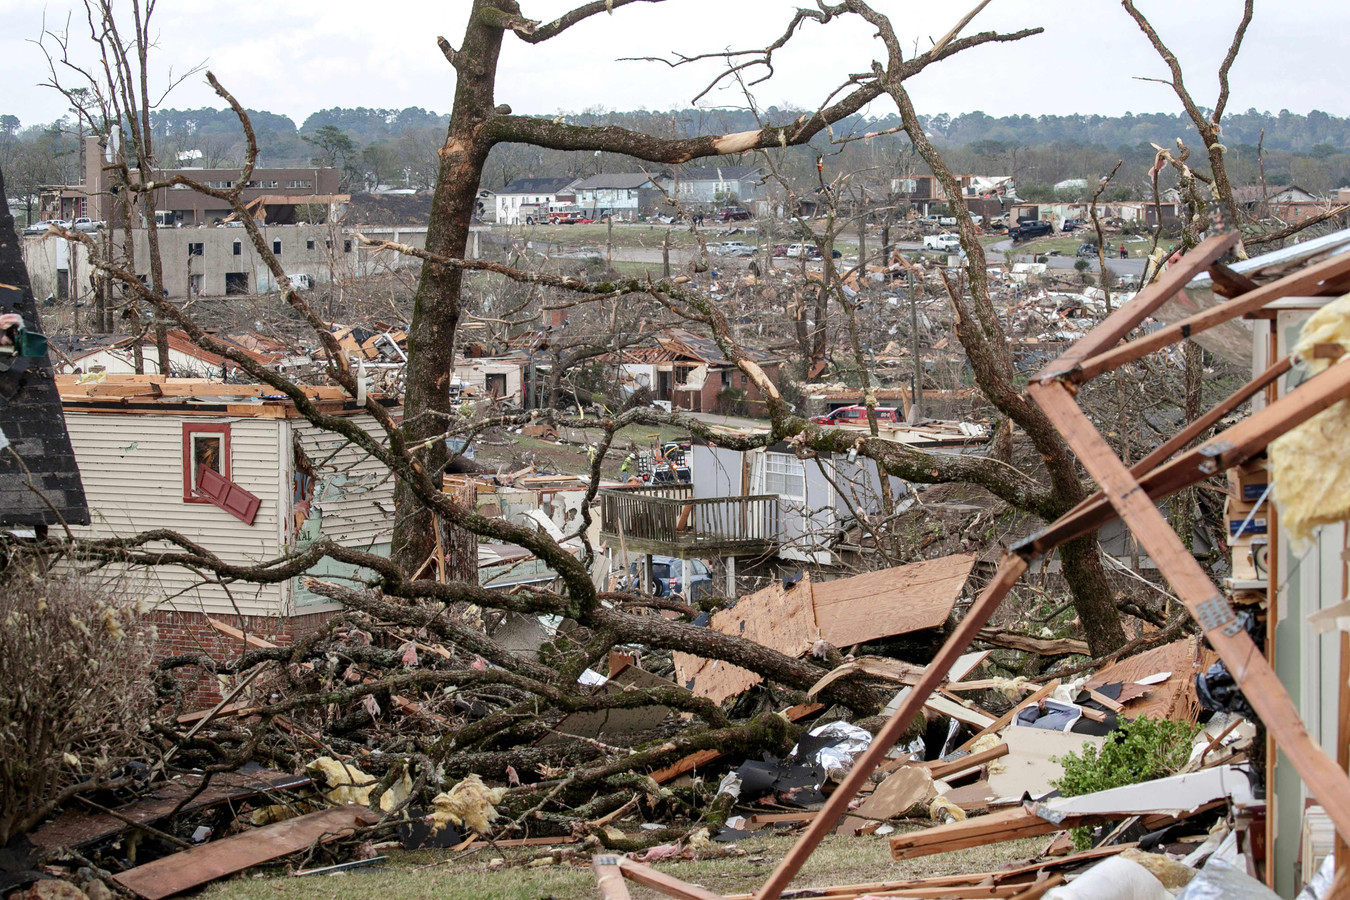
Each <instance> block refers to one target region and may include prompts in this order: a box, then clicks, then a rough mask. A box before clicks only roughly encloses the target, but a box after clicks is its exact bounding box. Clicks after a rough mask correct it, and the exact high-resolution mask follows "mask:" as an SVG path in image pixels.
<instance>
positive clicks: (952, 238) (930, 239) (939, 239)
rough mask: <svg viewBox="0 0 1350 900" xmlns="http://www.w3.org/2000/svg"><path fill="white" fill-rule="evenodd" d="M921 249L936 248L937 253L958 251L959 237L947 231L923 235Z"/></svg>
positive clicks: (959, 245) (959, 247) (959, 249)
mask: <svg viewBox="0 0 1350 900" xmlns="http://www.w3.org/2000/svg"><path fill="white" fill-rule="evenodd" d="M923 249H925V250H936V251H938V252H939V253H959V252H960V251H961V239H960V238H958V237H957V236H956V235H954V234H948V233H943V234H929V235H924V239H923Z"/></svg>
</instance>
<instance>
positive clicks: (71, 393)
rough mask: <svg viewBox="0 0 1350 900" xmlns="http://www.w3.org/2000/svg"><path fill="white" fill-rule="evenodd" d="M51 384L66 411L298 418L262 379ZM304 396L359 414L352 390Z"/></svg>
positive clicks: (110, 379) (85, 379) (150, 378)
mask: <svg viewBox="0 0 1350 900" xmlns="http://www.w3.org/2000/svg"><path fill="white" fill-rule="evenodd" d="M56 388H57V390H59V392H60V400H61V405H62V406H63V407H64V408H65V409H68V410H72V411H74V410H80V411H87V412H98V413H110V414H123V415H180V416H233V417H238V418H262V419H294V418H303V415H302V414H301V413H300V411H299V410H297V409H296V407H295V404H294V403H293V402H292V401H291V399H290V398H289V397H286V396H285V395H283V394H280V393H278V392H277V391H276V389H275V388H273V387H272V386H270V385H266V384H226V383H222V382H218V381H211V380H208V379H202V378H169V377H166V376H164V375H109V376H107V377H106V378H104V379H102V380H95V379H91V378H90V377H89V376H79V375H58V376H56ZM299 388H300V389H301V390H302V391H304V393H305V396H306V397H308V398H309V399H311V400H313V401H315V403H316V405H317V406H318V407H319V409H320V411H321V412H324V413H327V414H335V415H342V414H352V415H355V414H359V413H362V412H365V409H364V407H361V406H357V405H356V402H355V401H354V400H353V399H352V397H351V395H350V394H348V393H347V392H346V391H344V390H343V389H342V388H339V387H334V386H330V385H299ZM369 396H370V397H371V398H373V399H375V400H376V401H377V402H379V403H380V405H382V406H385V407H396V406H397V405H398V403H399V400H398V398H396V397H392V396H384V395H379V394H371V395H369Z"/></svg>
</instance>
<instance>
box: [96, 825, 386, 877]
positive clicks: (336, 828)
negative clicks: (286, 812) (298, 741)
mask: <svg viewBox="0 0 1350 900" xmlns="http://www.w3.org/2000/svg"><path fill="white" fill-rule="evenodd" d="M377 819H378V816H377V815H376V814H374V813H372V812H371V811H370V810H368V809H366V808H365V807H364V806H356V805H355V804H352V805H348V806H335V807H332V808H331V809H322V810H319V811H318V812H313V813H309V814H308V815H303V816H297V817H296V818H294V819H287V820H286V821H284V822H277V823H276V824H275V825H265V826H263V827H262V828H254V829H252V830H250V831H245V832H243V833H242V834H236V835H233V836H231V837H227V838H223V839H221V840H219V841H212V842H211V843H209V844H202V845H201V846H198V847H193V848H192V849H190V850H184V851H183V852H182V853H174V854H173V855H171V856H165V857H162V858H160V859H157V860H155V861H154V862H148V863H146V864H145V865H143V866H136V867H135V868H134V869H128V870H127V871H125V872H119V873H118V874H116V875H114V876H113V879H114V880H115V881H117V883H118V884H120V885H122V886H123V887H125V888H128V889H130V890H132V891H135V892H136V893H137V894H139V895H140V896H142V897H144V898H145V900H160V898H161V897H171V896H173V895H174V894H179V893H182V892H183V891H187V890H191V889H192V888H195V887H199V886H200V885H203V884H206V883H208V882H211V881H215V880H216V879H217V878H224V877H225V876H226V875H233V874H234V873H235V872H242V871H243V870H245V869H248V868H251V867H253V866H256V865H260V864H262V863H265V862H268V861H270V860H273V859H278V858H279V857H282V856H286V855H287V854H290V853H295V852H297V851H300V850H304V849H305V848H306V847H309V846H310V845H311V844H313V843H315V842H316V841H317V842H319V843H326V842H327V841H331V840H336V839H337V838H339V837H345V836H346V835H349V834H351V833H352V831H353V830H355V829H356V828H357V827H358V826H360V825H369V824H371V823H373V822H375V821H376V820H377Z"/></svg>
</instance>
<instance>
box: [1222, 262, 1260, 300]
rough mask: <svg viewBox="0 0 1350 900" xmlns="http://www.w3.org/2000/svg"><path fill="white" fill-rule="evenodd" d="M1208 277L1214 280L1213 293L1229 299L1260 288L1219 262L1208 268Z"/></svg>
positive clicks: (1244, 276)
mask: <svg viewBox="0 0 1350 900" xmlns="http://www.w3.org/2000/svg"><path fill="white" fill-rule="evenodd" d="M1209 277H1210V278H1212V279H1214V293H1216V294H1218V295H1219V296H1221V297H1228V298H1229V299H1232V298H1233V297H1237V296H1240V295H1242V294H1245V293H1247V292H1248V291H1254V290H1256V289H1257V288H1259V287H1260V286H1261V285H1259V284H1257V283H1256V282H1255V281H1252V280H1251V279H1250V278H1248V277H1247V276H1246V275H1243V274H1242V273H1241V272H1234V271H1233V270H1232V269H1230V268H1228V267H1227V266H1225V265H1224V264H1223V263H1221V262H1216V263H1214V265H1212V266H1210V267H1209Z"/></svg>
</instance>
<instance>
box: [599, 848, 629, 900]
mask: <svg viewBox="0 0 1350 900" xmlns="http://www.w3.org/2000/svg"><path fill="white" fill-rule="evenodd" d="M619 859H620V857H618V856H593V857H591V868H592V869H593V870H594V871H595V884H596V887H598V888H600V900H632V894H630V893H628V885H627V884H626V883H624V880H623V870H622V869H620V868H619Z"/></svg>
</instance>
